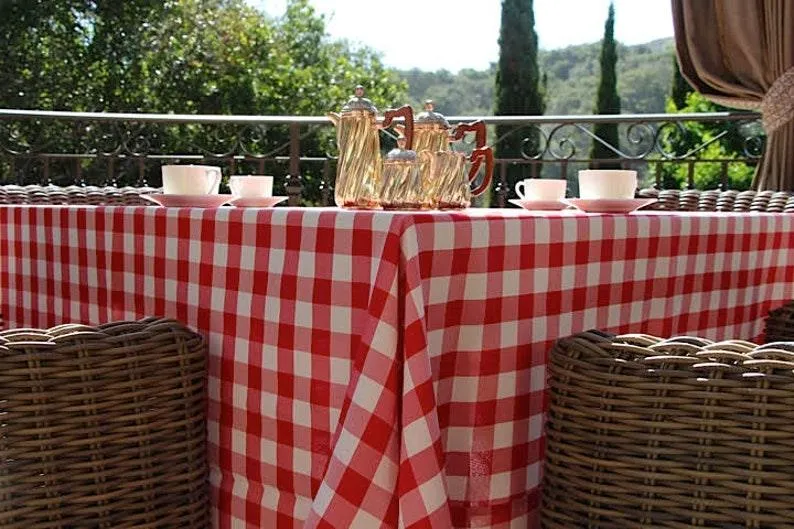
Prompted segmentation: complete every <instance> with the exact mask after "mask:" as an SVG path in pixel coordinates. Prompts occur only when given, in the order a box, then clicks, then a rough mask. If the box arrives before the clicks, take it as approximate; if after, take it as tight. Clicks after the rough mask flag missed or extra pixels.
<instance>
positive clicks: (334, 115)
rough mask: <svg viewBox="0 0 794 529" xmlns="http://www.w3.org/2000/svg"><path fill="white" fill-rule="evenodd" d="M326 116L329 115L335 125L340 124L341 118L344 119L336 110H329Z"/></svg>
mask: <svg viewBox="0 0 794 529" xmlns="http://www.w3.org/2000/svg"><path fill="white" fill-rule="evenodd" d="M326 116H327V117H328V119H330V120H331V123H333V124H334V127H338V126H339V120H340V119H342V116H340V115H339V114H337V113H336V112H329V113H327V114H326Z"/></svg>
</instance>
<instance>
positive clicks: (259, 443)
mask: <svg viewBox="0 0 794 529" xmlns="http://www.w3.org/2000/svg"><path fill="white" fill-rule="evenodd" d="M0 235H1V236H2V240H0V286H2V294H3V295H2V305H1V306H0V312H2V313H3V314H5V315H6V316H7V323H8V325H9V326H10V327H16V326H51V325H55V324H59V323H62V322H66V321H79V322H86V323H96V322H102V321H108V320H118V319H129V318H137V317H142V316H145V315H166V316H170V317H174V318H177V319H179V320H182V321H184V322H186V323H188V324H189V325H191V326H193V327H195V328H197V329H199V330H200V331H201V332H203V333H204V334H205V335H206V336H207V337H208V341H209V352H210V377H209V411H208V413H209V426H208V434H209V441H210V454H209V455H210V460H211V476H210V479H211V485H212V493H213V519H214V524H215V526H217V527H222V528H226V527H250V528H254V527H296V526H301V525H304V524H305V526H306V527H340V528H341V527H378V526H383V527H437V528H443V527H449V526H450V525H453V526H455V527H475V526H476V527H480V526H491V527H527V526H529V527H533V526H535V524H536V523H537V512H538V506H539V489H538V484H539V481H540V479H541V466H542V459H543V449H544V436H543V420H544V409H545V406H546V404H545V388H546V381H545V378H546V371H545V358H546V352H547V350H548V348H549V346H550V345H551V343H552V341H553V340H555V339H556V338H558V337H560V336H564V335H569V334H571V333H575V332H578V331H581V330H584V329H588V328H601V329H609V330H613V331H620V332H647V333H650V334H656V335H659V336H667V335H673V334H677V333H687V334H699V335H703V336H706V337H710V338H723V337H730V338H735V337H747V338H752V337H756V336H758V335H759V334H760V333H761V332H762V319H763V317H764V316H765V314H766V312H767V310H768V309H770V308H771V307H774V306H777V305H779V304H781V303H782V302H784V301H786V300H789V299H791V298H793V297H794V286H793V285H794V259H792V258H791V256H792V255H793V254H792V249H794V216H788V215H780V214H737V215H732V214H723V213H718V214H714V213H712V214H664V213H646V214H633V215H584V214H569V213H564V212H560V213H549V214H532V213H528V212H524V211H521V210H472V211H467V212H457V213H454V212H453V213H412V214H411V213H389V212H365V211H360V212H350V211H340V210H336V209H290V208H275V209H260V210H257V209H234V208H221V209H212V210H210V209H207V210H201V209H170V208H157V207H57V206H46V207H30V206H19V207H2V208H0Z"/></svg>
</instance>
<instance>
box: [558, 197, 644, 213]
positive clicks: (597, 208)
mask: <svg viewBox="0 0 794 529" xmlns="http://www.w3.org/2000/svg"><path fill="white" fill-rule="evenodd" d="M656 200H657V199H655V198H592V199H588V198H566V199H565V200H564V202H565V203H566V204H570V205H571V206H573V207H575V208H576V209H578V210H580V211H584V212H585V213H631V212H632V211H636V210H638V209H640V208H641V207H643V206H647V205H648V204H652V203H654V202H656Z"/></svg>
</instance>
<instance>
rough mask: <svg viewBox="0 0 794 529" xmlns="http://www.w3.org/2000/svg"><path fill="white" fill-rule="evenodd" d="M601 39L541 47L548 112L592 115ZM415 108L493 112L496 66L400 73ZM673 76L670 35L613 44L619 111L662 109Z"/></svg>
mask: <svg viewBox="0 0 794 529" xmlns="http://www.w3.org/2000/svg"><path fill="white" fill-rule="evenodd" d="M600 51H601V43H600V42H596V43H592V44H582V45H578V46H569V47H567V48H561V49H556V50H541V51H540V53H539V56H538V63H539V66H540V70H541V72H542V73H545V74H546V75H547V77H548V81H547V83H548V85H547V86H548V96H547V99H546V114H547V115H573V114H592V112H593V107H594V104H595V98H596V89H597V86H598V68H599V65H598V56H599V53H600ZM399 73H400V75H401V76H402V77H403V78H404V79H405V80H406V82H407V83H408V86H409V95H410V98H411V103H412V104H413V105H414V108H421V102H422V101H424V100H425V99H433V100H435V101H436V108H437V109H438V111H439V112H442V113H443V114H445V115H448V116H455V115H456V116H461V115H492V114H493V107H494V101H493V91H494V79H495V76H496V65H492V66H491V68H490V69H489V70H484V71H477V70H461V71H460V72H458V73H457V74H453V73H450V72H448V71H445V70H440V71H437V72H424V71H421V70H416V69H414V70H408V71H402V72H399ZM672 77H673V39H661V40H655V41H652V42H648V43H646V44H638V45H635V46H623V45H619V46H618V90H619V92H620V97H621V104H622V111H623V113H626V114H628V113H649V112H664V104H665V98H666V97H667V95H668V93H669V91H670V84H671V82H672Z"/></svg>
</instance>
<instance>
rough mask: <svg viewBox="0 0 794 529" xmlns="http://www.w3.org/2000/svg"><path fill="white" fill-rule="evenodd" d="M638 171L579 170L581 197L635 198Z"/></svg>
mask: <svg viewBox="0 0 794 529" xmlns="http://www.w3.org/2000/svg"><path fill="white" fill-rule="evenodd" d="M636 190H637V171H621V170H614V169H585V170H582V171H579V198H585V199H594V198H595V199H598V198H612V199H626V198H634V193H635V191H636Z"/></svg>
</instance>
